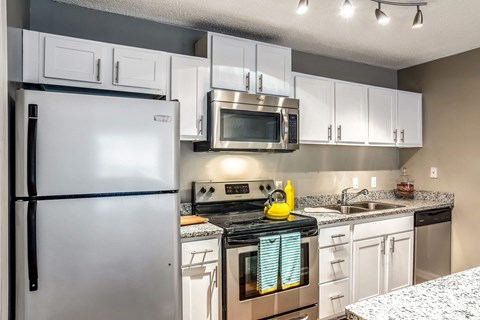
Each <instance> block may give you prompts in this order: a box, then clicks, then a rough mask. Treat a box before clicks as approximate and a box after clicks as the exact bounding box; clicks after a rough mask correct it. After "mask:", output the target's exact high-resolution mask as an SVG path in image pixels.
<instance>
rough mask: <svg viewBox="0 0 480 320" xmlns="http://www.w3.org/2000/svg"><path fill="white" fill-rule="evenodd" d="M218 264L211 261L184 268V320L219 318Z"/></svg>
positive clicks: (211, 319)
mask: <svg viewBox="0 0 480 320" xmlns="http://www.w3.org/2000/svg"><path fill="white" fill-rule="evenodd" d="M217 270H218V265H217V264H216V263H210V264H207V265H201V266H196V267H190V268H182V295H183V296H182V313H183V320H196V319H202V320H203V319H205V320H217V319H219V318H218V314H219V303H218V301H219V300H218V274H217Z"/></svg>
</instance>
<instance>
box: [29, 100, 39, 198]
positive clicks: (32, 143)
mask: <svg viewBox="0 0 480 320" xmlns="http://www.w3.org/2000/svg"><path fill="white" fill-rule="evenodd" d="M37 117H38V105H36V104H29V105H28V128H27V130H28V132H27V190H28V195H29V196H30V197H33V196H36V195H37Z"/></svg>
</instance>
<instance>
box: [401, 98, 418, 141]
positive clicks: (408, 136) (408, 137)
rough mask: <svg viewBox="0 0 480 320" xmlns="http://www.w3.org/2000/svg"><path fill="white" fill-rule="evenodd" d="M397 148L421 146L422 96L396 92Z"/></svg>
mask: <svg viewBox="0 0 480 320" xmlns="http://www.w3.org/2000/svg"><path fill="white" fill-rule="evenodd" d="M397 128H398V132H399V136H398V139H399V140H398V146H399V147H421V146H422V95H421V94H418V93H412V92H402V91H399V92H398V125H397Z"/></svg>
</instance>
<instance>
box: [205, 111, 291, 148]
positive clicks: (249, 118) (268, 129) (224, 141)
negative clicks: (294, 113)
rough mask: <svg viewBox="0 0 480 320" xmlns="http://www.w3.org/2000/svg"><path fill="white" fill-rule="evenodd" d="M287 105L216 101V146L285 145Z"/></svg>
mask: <svg viewBox="0 0 480 320" xmlns="http://www.w3.org/2000/svg"><path fill="white" fill-rule="evenodd" d="M282 110H283V108H277V107H268V106H262V105H240V104H231V103H218V102H216V103H215V105H214V112H213V118H212V123H213V128H212V147H213V148H214V149H238V150H242V149H245V150H248V149H258V150H272V149H273V150H274V149H284V148H285V146H284V144H285V143H284V141H285V136H284V135H285V132H284V129H283V128H284V127H285V117H284V114H283V112H282Z"/></svg>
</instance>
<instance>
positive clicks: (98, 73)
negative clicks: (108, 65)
mask: <svg viewBox="0 0 480 320" xmlns="http://www.w3.org/2000/svg"><path fill="white" fill-rule="evenodd" d="M101 67H102V59H97V81H100V72H101V71H100V70H102V68H101Z"/></svg>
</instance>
